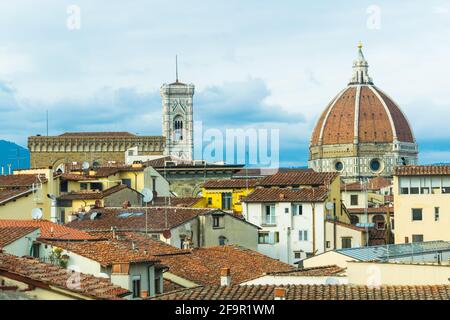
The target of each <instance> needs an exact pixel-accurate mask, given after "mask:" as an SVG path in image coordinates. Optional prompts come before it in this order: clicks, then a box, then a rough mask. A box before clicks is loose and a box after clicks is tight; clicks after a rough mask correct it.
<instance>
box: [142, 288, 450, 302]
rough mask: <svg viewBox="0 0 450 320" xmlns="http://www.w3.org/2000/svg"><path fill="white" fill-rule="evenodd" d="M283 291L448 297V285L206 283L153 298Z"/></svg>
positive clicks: (268, 296)
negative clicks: (281, 289) (377, 285)
mask: <svg viewBox="0 0 450 320" xmlns="http://www.w3.org/2000/svg"><path fill="white" fill-rule="evenodd" d="M279 287H283V288H285V289H286V290H287V293H286V300H449V299H450V285H435V286H381V287H375V286H373V287H368V286H352V285H289V286H275V285H252V286H248V285H234V286H218V285H217V286H206V287H196V288H191V289H184V290H179V291H176V292H169V293H166V294H162V295H159V296H156V297H154V298H151V299H156V300H274V290H275V288H279Z"/></svg>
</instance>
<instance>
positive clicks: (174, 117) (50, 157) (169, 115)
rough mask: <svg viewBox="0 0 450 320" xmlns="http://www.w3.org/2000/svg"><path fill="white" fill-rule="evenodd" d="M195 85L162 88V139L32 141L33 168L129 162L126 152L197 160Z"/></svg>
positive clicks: (109, 136) (74, 135)
mask: <svg viewBox="0 0 450 320" xmlns="http://www.w3.org/2000/svg"><path fill="white" fill-rule="evenodd" d="M193 96H194V85H193V84H184V83H181V82H179V81H178V76H177V80H176V81H175V82H174V83H171V84H163V85H162V86H161V98H162V111H163V112H162V129H163V132H162V136H138V135H134V134H132V133H129V132H68V133H64V134H61V135H58V136H41V135H37V136H31V137H29V138H28V149H29V151H30V166H31V168H47V167H50V166H51V167H53V168H57V167H58V166H60V165H61V164H63V163H68V162H84V161H87V162H89V164H90V165H92V164H95V163H98V164H100V165H103V164H106V163H107V162H109V161H115V162H125V152H126V151H127V150H128V149H130V148H133V147H137V148H138V150H137V151H138V153H139V154H140V155H142V156H150V155H161V156H163V155H167V156H174V157H177V158H180V159H184V160H193V154H194V143H193V139H194V133H193V131H194V124H193Z"/></svg>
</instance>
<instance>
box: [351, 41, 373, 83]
mask: <svg viewBox="0 0 450 320" xmlns="http://www.w3.org/2000/svg"><path fill="white" fill-rule="evenodd" d="M362 47H363V46H362V43H361V42H359V43H358V58H357V59H356V60H355V61H354V62H353V76H352V79H351V80H350V83H349V84H373V82H372V78H371V77H369V64H368V63H367V60H366V58H364V54H363V52H362Z"/></svg>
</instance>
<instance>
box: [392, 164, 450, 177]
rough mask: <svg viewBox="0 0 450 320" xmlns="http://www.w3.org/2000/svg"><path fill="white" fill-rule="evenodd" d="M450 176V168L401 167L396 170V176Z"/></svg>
mask: <svg viewBox="0 0 450 320" xmlns="http://www.w3.org/2000/svg"><path fill="white" fill-rule="evenodd" d="M438 175H446V176H448V175H450V166H437V165H436V166H400V167H395V168H394V176H438Z"/></svg>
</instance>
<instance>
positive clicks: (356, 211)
mask: <svg viewBox="0 0 450 320" xmlns="http://www.w3.org/2000/svg"><path fill="white" fill-rule="evenodd" d="M347 211H348V213H350V214H365V209H364V208H347ZM387 211H389V213H391V214H392V213H394V207H388V206H381V207H369V208H367V213H370V214H373V213H380V214H386V212H387Z"/></svg>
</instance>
